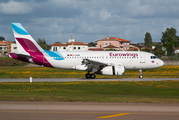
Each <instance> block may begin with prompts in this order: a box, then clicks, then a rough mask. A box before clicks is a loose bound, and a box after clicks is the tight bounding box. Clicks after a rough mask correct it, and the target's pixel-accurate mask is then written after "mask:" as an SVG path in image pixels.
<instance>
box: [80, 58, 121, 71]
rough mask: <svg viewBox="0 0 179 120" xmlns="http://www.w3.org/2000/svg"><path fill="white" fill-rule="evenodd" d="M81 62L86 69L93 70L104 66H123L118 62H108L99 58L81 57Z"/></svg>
mask: <svg viewBox="0 0 179 120" xmlns="http://www.w3.org/2000/svg"><path fill="white" fill-rule="evenodd" d="M82 64H83V65H85V66H87V70H88V71H95V70H93V69H99V68H100V69H102V68H103V67H106V66H123V64H122V63H118V62H109V61H100V60H92V59H83V61H82Z"/></svg>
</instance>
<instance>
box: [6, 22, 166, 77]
mask: <svg viewBox="0 0 179 120" xmlns="http://www.w3.org/2000/svg"><path fill="white" fill-rule="evenodd" d="M11 25H12V28H13V33H14V37H15V41H16V44H17V50H18V52H17V53H10V54H9V57H11V58H14V59H17V60H21V61H25V62H29V63H34V64H38V65H43V66H46V67H52V68H59V69H72V70H84V71H87V74H86V75H85V77H86V78H91V79H94V78H95V77H96V76H95V74H102V75H123V74H124V73H125V70H139V78H143V76H142V70H144V69H153V68H158V67H161V66H163V65H164V62H163V61H162V60H160V59H158V58H157V57H156V56H155V55H154V54H151V53H147V52H140V51H99V52H97V51H81V52H77V51H62V52H58V51H47V50H44V49H42V48H41V47H40V46H39V45H38V44H37V42H36V41H35V40H34V39H33V38H32V37H31V35H30V34H29V33H28V32H27V31H26V30H25V29H24V27H23V26H22V25H21V24H20V23H11Z"/></svg>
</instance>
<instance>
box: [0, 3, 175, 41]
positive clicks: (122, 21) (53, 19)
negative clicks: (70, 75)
mask: <svg viewBox="0 0 179 120" xmlns="http://www.w3.org/2000/svg"><path fill="white" fill-rule="evenodd" d="M13 22H16V23H21V24H22V25H23V26H24V28H25V29H26V30H27V31H28V32H29V33H30V34H31V36H32V37H33V38H34V39H35V40H36V41H37V40H38V38H44V39H45V40H46V41H47V44H53V43H55V42H62V43H65V42H67V41H68V39H69V38H70V37H71V33H72V34H73V36H72V37H73V38H74V39H75V40H76V41H79V42H84V43H89V42H94V41H95V40H98V39H101V38H106V37H108V36H109V37H119V38H122V39H126V40H130V41H131V42H132V43H140V42H144V38H145V34H146V32H149V33H150V34H151V36H152V41H153V42H160V39H161V37H162V32H164V31H165V30H166V28H171V27H173V28H175V29H176V30H177V31H179V0H0V36H3V37H5V39H6V40H9V41H14V37H13V33H12V28H11V23H13ZM177 35H178V33H177Z"/></svg>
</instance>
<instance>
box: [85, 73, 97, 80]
mask: <svg viewBox="0 0 179 120" xmlns="http://www.w3.org/2000/svg"><path fill="white" fill-rule="evenodd" d="M85 77H86V78H87V79H90V78H91V79H95V78H96V75H95V74H94V73H92V74H90V73H89V71H88V73H87V74H86V75H85Z"/></svg>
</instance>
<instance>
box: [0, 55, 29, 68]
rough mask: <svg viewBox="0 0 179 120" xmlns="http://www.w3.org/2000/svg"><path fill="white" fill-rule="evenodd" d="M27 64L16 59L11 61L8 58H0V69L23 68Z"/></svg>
mask: <svg viewBox="0 0 179 120" xmlns="http://www.w3.org/2000/svg"><path fill="white" fill-rule="evenodd" d="M27 64H28V63H25V62H22V61H19V60H16V59H12V58H9V57H0V67H10V66H11V67H12V66H24V65H27Z"/></svg>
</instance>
